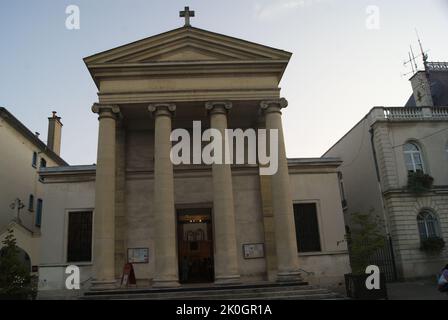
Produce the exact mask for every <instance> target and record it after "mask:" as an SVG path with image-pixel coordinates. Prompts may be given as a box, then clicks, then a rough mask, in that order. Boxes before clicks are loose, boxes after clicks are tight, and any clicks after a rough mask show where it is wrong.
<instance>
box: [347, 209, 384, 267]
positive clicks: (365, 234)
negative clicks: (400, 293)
mask: <svg viewBox="0 0 448 320" xmlns="http://www.w3.org/2000/svg"><path fill="white" fill-rule="evenodd" d="M352 222H353V226H354V229H353V232H352V233H351V234H349V235H348V236H347V242H348V245H349V248H350V260H351V266H352V272H353V274H365V271H366V268H367V267H368V266H369V265H370V260H371V258H372V256H373V254H374V253H375V252H376V251H377V250H378V249H381V248H382V247H383V246H384V245H385V239H384V236H383V235H382V233H381V231H380V228H379V227H380V225H381V224H380V222H379V218H378V217H376V219H373V218H372V213H355V214H353V215H352Z"/></svg>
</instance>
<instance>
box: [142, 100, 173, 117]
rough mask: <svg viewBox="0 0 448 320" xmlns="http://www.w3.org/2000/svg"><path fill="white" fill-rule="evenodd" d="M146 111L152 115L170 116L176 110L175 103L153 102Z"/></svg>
mask: <svg viewBox="0 0 448 320" xmlns="http://www.w3.org/2000/svg"><path fill="white" fill-rule="evenodd" d="M148 111H149V112H151V114H153V115H154V116H156V117H158V116H169V117H171V116H172V115H173V114H174V112H175V111H176V105H175V104H173V103H154V104H150V105H149V106H148Z"/></svg>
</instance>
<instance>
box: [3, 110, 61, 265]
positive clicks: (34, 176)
mask: <svg viewBox="0 0 448 320" xmlns="http://www.w3.org/2000/svg"><path fill="white" fill-rule="evenodd" d="M61 129H62V124H61V122H60V118H59V117H57V116H56V114H55V113H54V114H53V116H52V117H50V118H49V135H48V137H49V138H48V144H45V143H44V142H42V141H41V140H40V139H39V137H38V135H36V134H34V133H32V132H31V131H30V130H29V129H27V128H26V127H25V126H24V125H23V124H22V123H21V122H20V121H19V120H17V119H16V118H15V117H14V116H13V115H12V114H11V113H10V112H9V111H8V110H7V109H5V108H2V107H0V150H1V156H0V248H1V246H2V241H3V240H4V238H5V236H6V234H7V230H8V229H9V228H11V229H12V230H13V231H14V236H15V237H16V239H17V245H18V247H19V248H21V249H22V250H23V252H22V253H23V256H24V258H25V259H26V263H27V264H28V265H29V266H30V267H31V266H33V271H35V272H36V271H37V266H38V265H39V261H40V256H39V246H40V235H41V232H40V230H41V224H42V215H43V214H44V212H45V205H46V198H45V197H44V195H43V183H42V180H41V179H40V177H39V170H40V169H42V168H44V167H54V166H64V165H67V163H66V162H65V161H64V160H63V159H61V157H60V156H59V150H60V143H61ZM22 206H23V208H21V207H22Z"/></svg>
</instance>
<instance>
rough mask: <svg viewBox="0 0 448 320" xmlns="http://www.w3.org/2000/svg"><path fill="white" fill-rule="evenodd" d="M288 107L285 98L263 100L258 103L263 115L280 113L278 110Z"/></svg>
mask: <svg viewBox="0 0 448 320" xmlns="http://www.w3.org/2000/svg"><path fill="white" fill-rule="evenodd" d="M287 106H288V100H286V99H285V98H281V99H274V100H264V101H261V102H260V108H261V110H262V111H263V112H265V113H271V112H281V111H280V110H281V109H283V108H286V107H287Z"/></svg>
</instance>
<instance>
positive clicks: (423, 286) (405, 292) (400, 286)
mask: <svg viewBox="0 0 448 320" xmlns="http://www.w3.org/2000/svg"><path fill="white" fill-rule="evenodd" d="M387 291H388V294H389V299H390V300H448V294H447V293H441V292H439V291H438V290H437V284H436V283H435V280H432V279H428V280H417V281H412V282H397V283H388V284H387Z"/></svg>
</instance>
